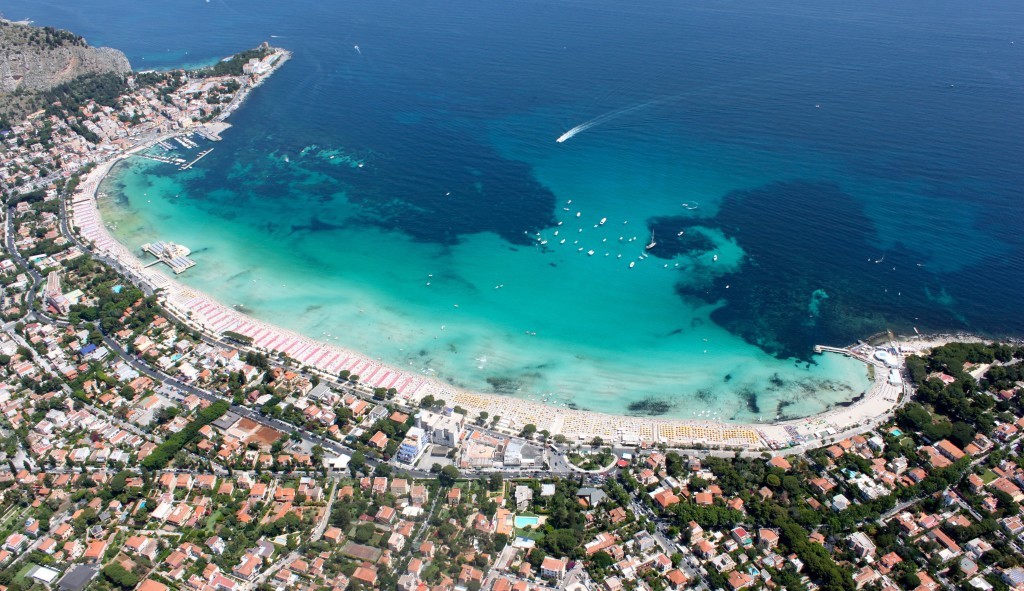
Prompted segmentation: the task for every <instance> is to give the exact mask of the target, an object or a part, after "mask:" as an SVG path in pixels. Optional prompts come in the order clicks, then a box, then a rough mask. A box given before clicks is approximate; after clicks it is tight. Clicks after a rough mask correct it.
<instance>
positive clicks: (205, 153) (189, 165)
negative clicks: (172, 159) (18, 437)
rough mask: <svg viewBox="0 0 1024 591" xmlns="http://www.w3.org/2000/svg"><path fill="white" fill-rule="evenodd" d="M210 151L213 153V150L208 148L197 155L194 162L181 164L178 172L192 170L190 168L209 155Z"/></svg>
mask: <svg viewBox="0 0 1024 591" xmlns="http://www.w3.org/2000/svg"><path fill="white" fill-rule="evenodd" d="M212 151H213V148H209V149H206V150H203V151H202V152H200V153H199V155H198V156H196V157H195V160H193V161H191V162H189V163H187V164H182V165H181V166H180V167H179V170H188V169H190V168H192V166H193V165H194V164H195V163H196V162H199V161H200V160H202V159H203V158H204V157H205V156H206V155H207V154H209V153H210V152H212Z"/></svg>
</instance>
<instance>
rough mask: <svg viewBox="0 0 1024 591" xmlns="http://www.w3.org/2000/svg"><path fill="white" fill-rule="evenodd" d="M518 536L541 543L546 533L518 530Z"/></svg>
mask: <svg viewBox="0 0 1024 591" xmlns="http://www.w3.org/2000/svg"><path fill="white" fill-rule="evenodd" d="M516 536H517V537H522V538H530V539H531V540H534V541H536V542H540V541H542V540H543V539H544V532H542V531H538V530H529V531H528V530H525V529H522V528H518V527H517V528H516Z"/></svg>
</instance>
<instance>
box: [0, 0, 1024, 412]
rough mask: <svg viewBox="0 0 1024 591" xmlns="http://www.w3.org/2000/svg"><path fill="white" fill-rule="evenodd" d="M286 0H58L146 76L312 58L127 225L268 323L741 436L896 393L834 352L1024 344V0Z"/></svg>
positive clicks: (145, 179) (130, 168)
mask: <svg viewBox="0 0 1024 591" xmlns="http://www.w3.org/2000/svg"><path fill="white" fill-rule="evenodd" d="M255 4H256V6H255V7H253V8H252V9H247V10H245V11H241V10H239V7H237V6H235V4H234V3H233V2H227V1H222V2H212V3H208V4H205V3H197V5H196V6H192V5H177V4H175V5H160V6H159V7H155V8H152V9H151V10H146V11H142V10H140V9H138V8H137V7H135V6H134V5H132V4H131V3H127V2H126V1H125V0H103V1H101V2H97V3H96V6H95V8H94V10H93V11H92V12H90V13H89V14H84V13H81V12H76V11H74V10H69V9H68V8H66V7H64V6H63V5H62V4H61V3H55V2H44V3H43V5H45V6H46V7H47V9H48V10H49V12H48V14H49V16H50V18H52V19H53V20H54V22H53V23H52V24H57V25H64V26H69V27H72V28H75V29H76V30H78V31H80V32H82V33H84V34H85V35H86V36H87V38H89V39H90V41H92V42H94V43H101V44H108V45H113V46H116V47H119V48H122V49H123V50H125V51H126V52H127V53H128V55H129V58H130V59H131V60H132V62H133V64H134V65H136V67H149V66H154V67H167V66H172V65H175V64H176V63H182V62H189V63H192V62H201V61H204V60H207V59H209V58H211V57H214V58H215V57H217V56H221V55H226V54H228V53H230V52H232V51H236V50H238V49H240V48H242V47H248V46H252V45H255V44H256V43H258V42H260V41H263V40H265V39H268V38H269V39H270V40H271V41H272V42H274V43H277V44H280V45H282V46H284V47H286V48H288V49H291V50H292V51H293V52H294V54H295V57H294V59H293V60H292V61H290V62H289V63H288V64H286V65H285V67H284V68H283V69H282V70H281V71H280V72H278V73H277V74H275V75H274V76H273V77H272V78H271V79H270V80H269V81H268V82H267V83H266V84H265V85H264V86H263V87H261V88H260V89H259V90H258V91H257V92H255V93H254V94H253V95H252V96H251V97H250V99H249V100H248V101H247V103H246V105H245V106H244V107H243V108H242V109H241V110H240V111H239V112H238V113H236V114H235V115H234V116H233V117H232V120H231V122H232V123H233V124H234V125H235V126H234V127H233V128H232V129H231V130H229V131H227V132H226V133H225V140H224V141H223V142H220V143H218V144H216V145H215V146H214V147H215V150H214V152H213V153H211V154H210V156H208V157H207V158H205V159H204V160H203V161H202V163H201V164H200V166H199V167H198V168H197V169H194V170H191V171H188V172H178V171H177V170H176V169H174V168H172V167H167V166H165V165H161V164H158V163H153V162H148V161H143V160H141V159H133V160H132V161H130V162H129V163H128V164H126V165H122V166H120V167H118V168H117V169H116V170H115V173H114V174H113V175H112V176H111V178H110V179H109V181H108V182H107V183H106V185H105V186H104V188H103V189H104V191H106V192H107V193H108V194H109V195H110V197H109V198H108V199H107V200H105V201H104V202H103V203H102V204H101V209H102V211H103V214H104V216H105V217H106V218H108V219H109V220H110V221H111V222H113V223H114V224H115V225H116V230H115V235H116V236H117V237H118V238H119V239H121V240H123V241H124V242H125V243H127V244H129V245H131V246H133V247H138V246H139V245H141V244H142V243H145V242H149V241H152V240H156V239H163V240H173V241H175V242H180V243H183V244H185V245H187V246H189V247H190V248H192V249H193V252H194V253H195V258H196V260H197V261H198V262H199V265H198V266H197V267H195V268H193V269H191V270H189V271H188V272H187V273H186V274H185V275H183V276H181V280H182V281H184V282H185V283H187V284H189V285H192V286H195V287H197V288H199V289H202V290H203V291H206V292H208V293H210V294H211V295H213V296H214V297H216V298H218V299H219V300H220V301H222V302H224V303H226V304H228V305H234V306H238V307H239V308H240V309H242V310H244V311H245V312H247V313H249V314H252V315H253V316H255V317H257V318H260V319H264V320H269V321H272V322H275V323H277V324H280V325H282V326H285V327H288V328H292V329H295V330H298V331H300V332H303V333H305V334H308V335H310V336H313V337H316V338H320V339H323V340H326V341H329V342H336V343H338V344H344V345H345V346H347V347H351V348H353V349H356V350H360V351H364V352H366V353H368V354H370V355H372V356H374V357H378V358H381V359H383V360H385V361H387V362H389V363H391V364H394V365H398V366H401V367H405V368H409V369H412V370H414V371H419V372H424V373H427V374H430V375H435V376H437V377H439V378H441V379H444V380H447V381H449V382H451V383H454V384H457V385H460V386H464V387H467V388H471V389H474V390H480V391H488V392H499V393H502V394H507V395H512V396H520V397H533V398H534V399H540V398H542V397H543V398H544V399H547V400H554V401H557V402H560V403H566V404H572V405H574V406H576V407H578V408H585V409H590V410H597V411H605V412H610V413H632V414H641V415H651V414H663V415H667V416H677V417H693V416H704V417H706V416H715V417H718V418H723V419H726V420H743V421H746V420H758V419H761V420H768V419H773V418H775V417H777V416H787V417H792V416H801V415H807V414H811V413H816V412H820V411H822V410H825V409H827V408H829V407H831V406H833V405H835V404H837V403H840V402H843V401H848V400H850V399H852V398H854V397H855V396H857V395H859V394H861V393H862V392H863V391H864V390H865V389H866V388H867V386H868V383H867V376H866V374H865V372H864V369H863V367H862V366H861V365H859V364H857V363H855V362H853V361H850V360H846V359H842V358H838V357H833V356H825V357H821V356H814V355H813V354H812V352H811V350H812V346H813V345H814V344H816V343H821V344H833V345H842V344H847V343H849V342H852V341H854V340H856V339H858V338H863V337H866V336H868V335H870V334H873V333H876V332H878V331H881V330H885V329H893V330H898V331H905V332H912V330H913V328H915V327H917V328H919V329H920V330H922V331H929V330H949V329H966V330H974V331H979V332H987V333H997V334H1021V333H1024V315H1022V314H1021V313H1020V312H1019V311H1018V310H1017V309H1016V308H1012V307H1011V308H1007V307H1006V306H1005V303H1006V302H1008V301H1011V300H1012V299H1013V297H1014V294H1016V293H1017V292H1019V289H1020V288H1021V287H1024V285H1022V279H1021V277H1022V276H1021V274H1020V273H1019V271H1020V269H1021V268H1024V264H1022V261H1024V238H1022V236H1021V234H1020V232H1019V226H1020V221H1021V220H1022V219H1024V215H1022V212H1021V205H1020V204H1021V203H1022V202H1024V200H1022V199H1021V197H1024V195H1021V189H1020V187H1021V186H1022V185H1021V183H1020V181H1021V178H1020V175H1019V164H1018V163H1017V162H1016V159H1015V155H1017V154H1020V153H1021V152H1022V150H1021V148H1024V146H1022V145H1021V144H1022V141H1024V140H1022V138H1024V135H1022V134H1020V133H1019V131H1020V130H1019V129H1018V127H1019V125H1018V123H1017V122H1019V121H1022V120H1024V113H1022V106H1021V105H1022V104H1024V102H1022V101H1021V98H1024V97H1022V96H1021V90H1022V89H1021V84H1020V82H1019V81H1020V80H1021V79H1024V76H1022V74H1024V62H1022V60H1021V59H1020V54H1019V53H1018V51H1019V49H1018V48H1017V45H1021V44H1019V43H1017V44H1013V43H1011V41H1013V39H1014V35H1015V34H1016V30H1015V29H1014V27H1013V26H1012V24H1011V23H1013V22H1020V20H1021V18H1020V17H1021V9H1020V7H1019V6H1018V5H1017V4H1013V3H1009V2H995V3H992V4H989V5H986V6H984V7H976V6H975V7H966V6H964V7H958V6H941V7H936V6H934V5H933V4H932V3H926V2H923V0H922V1H918V2H911V3H910V5H907V6H896V7H893V6H890V5H888V4H885V3H881V2H876V3H868V4H864V5H857V6H852V7H851V6H847V5H845V4H843V3H839V2H831V3H829V2H826V3H824V4H822V3H818V2H809V1H806V2H801V1H797V2H785V3H782V2H756V3H752V4H748V5H743V6H735V5H732V4H728V3H712V4H710V5H707V6H701V7H680V6H677V5H676V4H674V3H664V2H663V3H658V2H655V3H654V4H651V5H645V6H640V7H637V6H624V5H621V4H616V3H612V2H604V1H601V2H596V3H588V4H586V5H582V4H578V3H575V2H536V3H532V2H527V3H518V4H515V5H485V4H475V3H470V2H465V1H464V0H451V1H448V2H443V3H441V4H436V5H407V4H402V5H401V10H396V7H397V6H398V5H397V4H395V3H393V2H381V3H374V4H369V3H364V4H362V5H353V6H345V7H338V6H329V5H322V4H314V3H307V2H298V3H291V4H288V5H287V6H284V5H279V4H273V3H269V2H256V3H255ZM35 6H39V5H38V4H34V3H20V4H19V3H15V7H12V9H9V12H11V13H12V14H13V13H16V12H17V11H15V10H13V8H19V10H21V11H22V12H26V14H28V15H31V9H32V8H33V7H35ZM19 14H20V13H19ZM16 16H17V15H16ZM967 17H970V18H967ZM36 18H37V20H40V19H41V17H36ZM168 22H189V23H190V26H189V27H168V26H167V24H166V23H168ZM47 24H50V23H47ZM214 30H215V31H216V35H214V34H212V31H214ZM273 35H276V37H272V36H273ZM354 45H359V47H360V50H359V51H356V50H355V49H354ZM1022 47H1024V46H1022ZM184 51H189V53H188V55H187V56H185V55H184V53H183V52H184ZM143 62H145V65H140V64H142V63H143ZM588 121H590V122H593V123H594V125H593V126H592V127H590V128H588V129H585V130H584V131H582V132H581V133H579V134H578V135H575V136H574V137H572V138H571V139H569V140H568V141H566V142H564V143H556V142H555V141H554V140H555V138H557V137H558V136H559V135H560V134H562V133H563V132H565V131H566V130H568V129H569V128H571V127H573V126H576V125H580V124H583V123H585V122H588ZM204 147H205V146H204ZM570 201H571V203H570ZM577 213H578V214H579V215H578V216H577ZM602 219H604V220H605V221H604V223H603V224H602V223H601V220H602ZM555 232H557V235H556V234H555ZM652 232H653V236H654V240H655V241H656V242H657V245H656V246H655V247H654V248H653V249H651V250H650V251H647V250H646V249H645V248H644V246H645V245H646V244H647V243H648V242H649V241H651V237H652ZM563 239H564V240H565V243H564V244H563V243H562V240H563ZM590 251H593V254H589V253H590ZM630 263H633V266H632V267H631V266H630ZM979 278H983V280H980V281H979ZM996 311H998V312H996Z"/></svg>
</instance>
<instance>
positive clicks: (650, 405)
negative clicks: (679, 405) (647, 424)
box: [626, 398, 672, 417]
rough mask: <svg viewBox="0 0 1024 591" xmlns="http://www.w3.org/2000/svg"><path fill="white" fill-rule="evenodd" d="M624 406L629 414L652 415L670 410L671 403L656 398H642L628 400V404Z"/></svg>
mask: <svg viewBox="0 0 1024 591" xmlns="http://www.w3.org/2000/svg"><path fill="white" fill-rule="evenodd" d="M626 408H627V410H628V411H629V414H635V415H640V416H652V417H653V416H657V415H663V414H665V413H667V412H669V411H670V410H672V404H671V403H669V402H668V401H665V400H660V399H658V398H645V399H643V400H636V401H634V402H630V403H629V406H628V407H626Z"/></svg>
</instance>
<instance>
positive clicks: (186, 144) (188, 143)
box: [174, 135, 199, 149]
mask: <svg viewBox="0 0 1024 591" xmlns="http://www.w3.org/2000/svg"><path fill="white" fill-rule="evenodd" d="M174 141H176V142H178V143H179V144H181V146H182V147H183V148H185V149H192V148H195V147H196V146H198V145H199V144H197V143H195V142H193V141H192V140H191V139H189V138H187V137H185V136H181V135H176V136H174Z"/></svg>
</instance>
